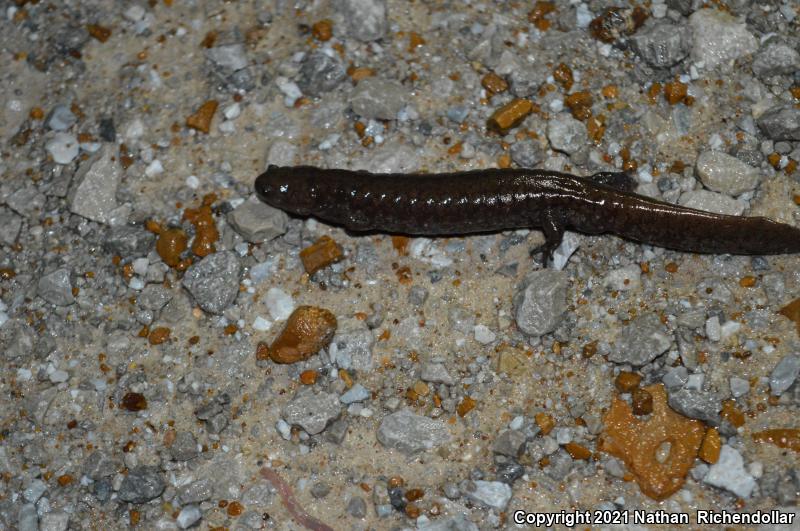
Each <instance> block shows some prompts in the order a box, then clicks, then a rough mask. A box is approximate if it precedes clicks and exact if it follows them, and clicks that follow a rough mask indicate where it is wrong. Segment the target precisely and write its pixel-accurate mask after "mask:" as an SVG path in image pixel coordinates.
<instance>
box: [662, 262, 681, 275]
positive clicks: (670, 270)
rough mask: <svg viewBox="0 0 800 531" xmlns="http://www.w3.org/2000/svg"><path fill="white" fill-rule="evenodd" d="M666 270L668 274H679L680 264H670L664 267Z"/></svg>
mask: <svg viewBox="0 0 800 531" xmlns="http://www.w3.org/2000/svg"><path fill="white" fill-rule="evenodd" d="M664 269H665V270H666V271H667V273H677V272H678V264H676V263H675V262H669V263H668V264H667V265H665V266H664Z"/></svg>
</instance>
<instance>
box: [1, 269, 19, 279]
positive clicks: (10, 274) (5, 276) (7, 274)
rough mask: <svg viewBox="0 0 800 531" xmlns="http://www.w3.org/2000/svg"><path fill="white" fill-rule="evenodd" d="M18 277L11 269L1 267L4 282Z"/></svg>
mask: <svg viewBox="0 0 800 531" xmlns="http://www.w3.org/2000/svg"><path fill="white" fill-rule="evenodd" d="M15 276H17V272H16V271H14V270H13V269H11V268H10V267H0V278H1V279H3V280H9V279H12V278H14V277H15Z"/></svg>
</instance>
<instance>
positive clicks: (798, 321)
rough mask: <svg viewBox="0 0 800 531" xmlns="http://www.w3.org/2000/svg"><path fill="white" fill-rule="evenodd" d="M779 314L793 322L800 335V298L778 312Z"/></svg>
mask: <svg viewBox="0 0 800 531" xmlns="http://www.w3.org/2000/svg"><path fill="white" fill-rule="evenodd" d="M778 313H779V314H781V315H782V316H784V317H786V318H787V319H789V320H790V321H792V322H793V323H794V324H795V325H796V326H797V333H798V334H800V298H797V299H795V300H793V301H792V302H790V303H789V304H787V305H786V306H784V307H783V308H781V309H780V310H778Z"/></svg>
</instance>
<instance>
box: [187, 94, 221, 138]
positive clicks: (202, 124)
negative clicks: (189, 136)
mask: <svg viewBox="0 0 800 531" xmlns="http://www.w3.org/2000/svg"><path fill="white" fill-rule="evenodd" d="M218 106H219V103H217V100H208V101H207V102H205V103H204V104H202V105H201V106H200V107H198V109H197V112H195V113H194V114H192V115H190V116H189V117H188V118H186V125H187V127H191V128H192V129H196V130H197V131H200V132H201V133H205V134H208V132H209V131H211V119H212V118H214V113H215V112H217V107H218Z"/></svg>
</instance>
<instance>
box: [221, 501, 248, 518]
mask: <svg viewBox="0 0 800 531" xmlns="http://www.w3.org/2000/svg"><path fill="white" fill-rule="evenodd" d="M225 512H227V513H228V516H232V517H234V518H236V517H237V516H240V515H241V514H242V513H243V512H244V506H242V504H241V503H239V502H238V501H232V502H230V503H229V504H228V508H227V509H226V510H225Z"/></svg>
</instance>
